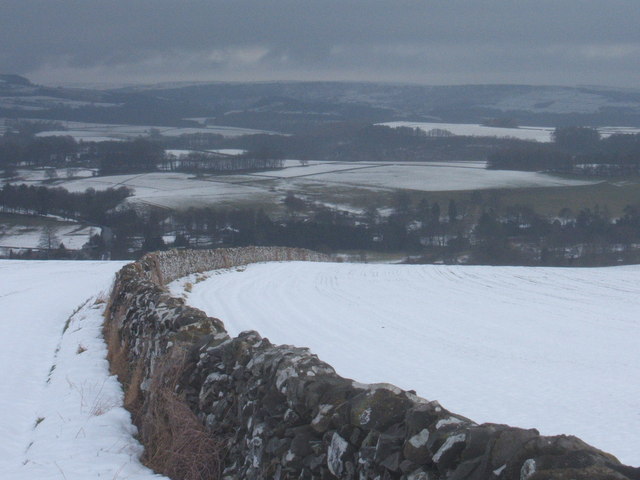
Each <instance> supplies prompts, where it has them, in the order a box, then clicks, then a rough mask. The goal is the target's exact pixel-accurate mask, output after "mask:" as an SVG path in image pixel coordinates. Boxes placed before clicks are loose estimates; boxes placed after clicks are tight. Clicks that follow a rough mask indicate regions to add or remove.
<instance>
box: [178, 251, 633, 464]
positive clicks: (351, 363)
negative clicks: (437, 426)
mask: <svg viewBox="0 0 640 480" xmlns="http://www.w3.org/2000/svg"><path fill="white" fill-rule="evenodd" d="M209 277H210V278H209V279H208V280H205V281H203V282H199V283H196V282H194V286H193V291H192V293H191V294H188V302H189V303H190V304H191V305H193V306H196V307H198V308H201V309H203V310H205V311H206V312H207V313H208V314H210V315H213V316H216V317H218V318H220V319H222V320H223V321H224V322H225V325H226V326H227V328H228V330H229V332H230V333H231V334H237V333H239V332H240V331H242V330H248V329H255V330H257V331H259V332H260V333H261V334H262V335H263V336H266V337H268V338H269V339H270V340H272V341H273V342H275V343H288V344H294V345H298V346H309V347H310V348H311V349H312V351H313V352H314V353H317V354H318V355H319V356H320V358H321V359H323V360H325V361H327V362H329V363H330V364H332V365H333V366H334V367H335V368H336V369H337V371H338V372H339V373H340V374H342V375H343V376H346V377H351V378H355V379H357V380H358V381H363V382H391V383H394V384H396V385H398V386H400V387H402V388H405V389H415V390H416V391H417V392H418V394H419V395H421V396H424V397H426V398H428V399H437V400H439V401H440V402H441V403H442V404H443V405H444V406H445V407H446V408H449V409H451V410H452V411H454V412H456V413H459V414H462V415H465V416H468V417H470V418H471V419H473V420H475V421H479V422H497V423H508V424H511V425H515V426H520V427H535V428H538V429H539V430H540V431H541V433H543V434H547V435H551V434H561V433H567V434H574V435H577V436H579V437H581V438H583V439H584V440H585V441H587V442H588V443H590V444H592V445H594V446H596V447H598V448H601V449H604V450H606V451H609V452H611V453H613V454H614V455H616V456H618V457H619V459H620V460H621V461H623V462H625V463H627V464H631V465H640V449H639V448H638V447H639V446H640V436H639V435H640V434H639V433H638V432H640V387H638V382H637V379H638V378H640V355H638V345H639V344H640V318H639V317H638V313H639V312H640V266H631V267H616V268H602V269H568V268H525V267H504V268H503V267H470V266H464V267H462V266H408V265H366V264H322V263H302V262H301V263H271V264H257V265H250V266H248V267H246V269H245V268H244V267H243V268H240V269H235V270H231V271H224V272H210V273H209ZM185 281H186V280H181V281H178V282H174V284H173V285H172V290H173V292H174V293H175V294H183V293H184V292H183V289H182V288H181V287H180V285H181V284H183V283H184V282H185ZM184 294H185V295H187V294H186V293H184Z"/></svg>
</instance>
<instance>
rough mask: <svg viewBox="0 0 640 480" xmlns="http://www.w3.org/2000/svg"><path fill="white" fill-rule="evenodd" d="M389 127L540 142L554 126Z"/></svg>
mask: <svg viewBox="0 0 640 480" xmlns="http://www.w3.org/2000/svg"><path fill="white" fill-rule="evenodd" d="M380 125H386V126H388V127H394V128H395V127H409V128H419V129H420V130H424V131H425V132H429V131H430V130H434V129H437V130H447V131H449V132H451V133H452V134H454V135H461V136H462V135H464V136H471V137H498V138H518V139H520V140H535V141H538V142H551V141H552V139H553V137H552V134H553V131H554V129H553V128H549V127H527V126H521V127H518V128H502V127H488V126H485V125H478V124H469V123H433V122H388V123H381V124H380ZM598 131H599V132H600V134H601V135H602V136H603V137H608V136H610V135H613V134H615V133H639V132H640V128H635V127H598Z"/></svg>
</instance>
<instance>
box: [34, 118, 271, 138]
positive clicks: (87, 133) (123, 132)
mask: <svg viewBox="0 0 640 480" xmlns="http://www.w3.org/2000/svg"><path fill="white" fill-rule="evenodd" d="M56 123H60V124H63V125H64V127H65V128H66V130H51V131H46V132H40V133H38V134H37V136H38V137H52V136H59V135H62V136H71V137H73V138H75V139H76V140H78V141H80V140H83V141H85V142H102V141H106V140H112V141H113V140H127V139H132V138H136V137H139V136H148V135H151V134H152V133H158V134H160V135H164V136H167V137H177V136H180V135H187V134H194V133H212V134H217V135H223V136H225V137H239V136H241V135H254V134H259V133H274V132H267V131H264V130H252V129H249V128H239V127H227V126H222V125H207V126H206V127H202V128H177V127H162V126H150V125H115V124H102V123H84V122H67V121H58V120H56Z"/></svg>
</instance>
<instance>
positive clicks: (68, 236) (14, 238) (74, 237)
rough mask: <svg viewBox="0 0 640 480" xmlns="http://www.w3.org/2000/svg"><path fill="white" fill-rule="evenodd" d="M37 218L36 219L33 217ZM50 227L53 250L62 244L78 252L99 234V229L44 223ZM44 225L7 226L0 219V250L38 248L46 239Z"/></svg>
mask: <svg viewBox="0 0 640 480" xmlns="http://www.w3.org/2000/svg"><path fill="white" fill-rule="evenodd" d="M35 218H37V217H35ZM46 224H47V225H51V226H52V227H53V228H54V230H53V231H52V233H53V237H51V238H52V239H55V242H54V243H56V245H54V247H55V248H57V247H58V246H59V244H60V243H63V244H64V246H65V248H67V249H68V250H80V249H81V248H82V246H83V245H84V244H85V243H87V242H88V241H89V239H90V238H91V236H92V235H97V234H100V231H101V229H100V228H99V227H89V226H86V225H81V224H79V223H71V222H59V223H54V222H46ZM46 238H47V237H46V234H45V223H44V222H43V223H42V224H41V225H34V224H31V225H19V224H14V225H8V224H4V223H2V220H1V219H0V248H5V249H6V248H40V247H42V242H43V239H46Z"/></svg>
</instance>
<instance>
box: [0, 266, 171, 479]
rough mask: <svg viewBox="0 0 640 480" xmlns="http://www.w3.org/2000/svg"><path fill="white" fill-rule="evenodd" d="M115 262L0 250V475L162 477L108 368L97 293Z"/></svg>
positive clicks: (104, 288)
mask: <svg viewBox="0 0 640 480" xmlns="http://www.w3.org/2000/svg"><path fill="white" fill-rule="evenodd" d="M122 265H123V263H122V262H78V261H76V262H71V261H69V262H64V261H49V262H38V261H13V260H0V279H1V281H0V363H1V364H2V376H1V378H2V381H1V382H0V438H2V441H1V442H0V472H1V473H0V477H1V478H2V479H7V480H32V479H38V480H43V479H56V480H59V479H64V480H72V479H76V480H85V479H98V478H104V479H140V480H142V479H151V478H163V477H159V476H155V475H153V474H152V473H151V472H150V471H149V470H148V469H146V468H145V467H143V466H142V465H140V463H139V461H138V457H139V455H140V453H141V451H142V448H141V446H140V445H139V443H138V442H137V441H136V440H135V439H134V438H133V435H134V434H135V427H133V426H132V424H131V420H130V416H129V413H128V412H127V411H126V410H125V409H124V408H123V407H122V400H123V399H122V389H121V387H120V384H119V383H118V382H117V380H116V379H115V378H114V377H112V376H110V375H109V371H108V365H107V360H106V346H105V344H104V341H103V339H102V333H101V332H102V320H103V319H102V310H103V308H104V303H101V300H99V299H100V298H105V296H106V292H107V290H108V288H109V287H110V284H111V282H112V280H113V275H114V273H115V272H116V271H117V270H118V269H119V268H121V267H122ZM103 292H104V293H103ZM78 307H80V308H78ZM76 308H78V310H77V312H74V310H75V309H76Z"/></svg>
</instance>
